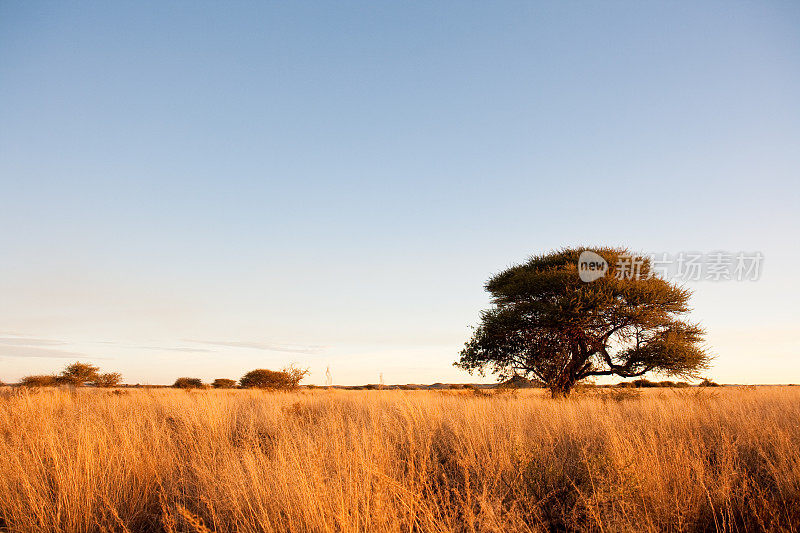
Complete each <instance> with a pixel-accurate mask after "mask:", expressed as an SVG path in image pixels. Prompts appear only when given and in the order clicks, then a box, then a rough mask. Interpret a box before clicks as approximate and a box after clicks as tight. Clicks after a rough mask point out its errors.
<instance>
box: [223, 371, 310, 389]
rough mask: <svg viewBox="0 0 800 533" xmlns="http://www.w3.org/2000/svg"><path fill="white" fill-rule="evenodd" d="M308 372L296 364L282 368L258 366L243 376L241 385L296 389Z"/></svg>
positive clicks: (246, 386)
mask: <svg viewBox="0 0 800 533" xmlns="http://www.w3.org/2000/svg"><path fill="white" fill-rule="evenodd" d="M306 374H308V370H306V369H301V368H297V367H294V366H288V367H286V368H283V369H281V370H268V369H266V368H257V369H255V370H251V371H250V372H248V373H247V374H245V375H244V376H242V379H240V380H239V385H241V386H242V387H244V388H256V389H294V388H296V387H297V385H299V384H300V380H302V379H303V378H304V377H305V376H306Z"/></svg>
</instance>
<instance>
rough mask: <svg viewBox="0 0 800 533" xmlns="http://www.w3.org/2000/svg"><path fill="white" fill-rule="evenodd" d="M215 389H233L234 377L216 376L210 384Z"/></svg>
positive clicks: (234, 385)
mask: <svg viewBox="0 0 800 533" xmlns="http://www.w3.org/2000/svg"><path fill="white" fill-rule="evenodd" d="M211 386H212V387H214V388H215V389H233V388H235V387H236V380H235V379H225V378H217V379H215V380H214V382H213V383H212V384H211Z"/></svg>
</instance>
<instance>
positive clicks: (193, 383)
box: [172, 378, 203, 389]
mask: <svg viewBox="0 0 800 533" xmlns="http://www.w3.org/2000/svg"><path fill="white" fill-rule="evenodd" d="M172 386H173V387H175V388H176V389H202V388H203V380H202V379H200V378H178V379H176V380H175V383H173V384H172Z"/></svg>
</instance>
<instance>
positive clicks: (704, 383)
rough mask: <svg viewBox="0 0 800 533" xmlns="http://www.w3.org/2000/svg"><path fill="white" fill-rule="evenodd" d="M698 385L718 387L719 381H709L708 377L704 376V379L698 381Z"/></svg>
mask: <svg viewBox="0 0 800 533" xmlns="http://www.w3.org/2000/svg"><path fill="white" fill-rule="evenodd" d="M700 386H701V387H719V386H720V384H719V383H715V382H713V381H711V380H710V379H708V378H705V379H703V381H701V382H700Z"/></svg>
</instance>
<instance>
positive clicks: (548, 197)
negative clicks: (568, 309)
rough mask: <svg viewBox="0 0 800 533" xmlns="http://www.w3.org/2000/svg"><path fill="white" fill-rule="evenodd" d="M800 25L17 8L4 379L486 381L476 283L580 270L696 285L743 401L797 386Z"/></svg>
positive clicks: (799, 18) (663, 16)
mask: <svg viewBox="0 0 800 533" xmlns="http://www.w3.org/2000/svg"><path fill="white" fill-rule="evenodd" d="M798 28H800V6H798V5H797V4H794V3H791V2H785V3H781V2H770V3H766V2H758V3H756V2H741V3H740V2H683V3H678V2H663V3H658V2H652V3H650V2H649V3H647V4H646V5H644V4H643V3H640V2H613V3H600V2H597V3H588V2H587V3H578V2H569V3H567V2H553V3H527V2H519V3H515V2H500V3H497V2H491V3H489V2H487V3H464V2H453V3H444V2H442V3H431V4H429V5H421V4H411V3H391V4H390V3H379V2H363V3H356V2H344V3H338V2H337V3H311V2H283V3H277V2H275V3H268V2H258V3H255V2H254V3H224V4H222V3H202V2H175V3H169V4H167V3H164V2H153V3H146V2H136V3H134V2H131V3H121V2H114V3H106V2H92V3H72V2H52V3H37V2H3V3H2V4H0V379H2V380H5V381H14V380H16V379H18V378H19V377H20V376H22V375H25V374H29V373H40V372H49V371H53V370H57V369H59V368H60V367H62V366H63V365H64V364H65V363H67V362H69V361H71V360H74V359H78V358H79V359H81V360H89V361H94V362H96V363H98V364H100V365H101V366H102V367H103V368H107V369H109V370H119V371H121V372H122V373H123V374H124V375H125V377H126V381H128V382H132V383H136V382H141V383H169V382H171V381H172V380H174V378H175V377H177V376H179V375H193V376H199V377H203V378H204V379H213V378H216V377H234V378H235V377H238V376H240V375H241V374H242V373H244V371H246V370H249V369H251V368H255V367H268V368H275V367H280V366H282V365H284V364H286V363H290V362H297V363H299V364H301V365H303V366H309V367H310V369H311V371H312V374H311V376H310V378H309V380H308V381H309V382H311V383H322V382H324V379H325V368H326V367H327V366H330V368H331V373H332V375H333V379H334V382H336V383H342V384H350V383H367V382H373V383H374V382H377V381H378V379H379V375H380V374H381V373H382V374H383V376H384V380H385V381H386V382H387V383H407V382H435V381H469V380H474V379H475V378H470V377H469V376H468V375H467V374H465V373H464V372H461V371H459V370H457V369H455V368H453V367H452V366H451V364H452V362H453V361H454V360H455V359H456V358H457V352H458V350H459V349H460V347H461V346H462V345H463V343H464V341H465V340H467V338H468V337H469V334H470V329H469V326H470V325H472V324H475V323H476V322H477V319H478V313H479V311H480V309H481V308H483V307H485V306H486V304H487V300H488V298H487V296H486V294H485V293H484V292H483V289H482V285H483V282H484V281H485V280H486V278H487V277H488V276H489V275H491V274H492V273H494V272H497V271H498V270H500V269H502V268H503V267H505V266H507V265H510V264H512V263H515V262H519V261H522V260H524V259H525V258H526V257H527V256H528V255H530V254H532V253H539V252H544V251H547V250H550V249H553V248H559V247H562V246H570V245H576V246H577V245H592V244H608V245H623V246H628V247H631V248H633V249H635V250H640V251H645V252H670V253H677V252H680V251H693V250H699V251H704V252H711V251H715V250H729V251H734V252H735V251H760V252H762V253H763V254H764V264H763V273H762V276H761V279H759V280H758V281H755V282H720V283H714V282H697V283H693V284H691V287H692V288H693V289H694V290H695V297H694V300H693V303H694V307H695V311H694V313H693V317H694V318H695V319H697V320H700V321H701V322H702V323H703V324H704V325H705V326H706V327H707V329H708V332H709V334H708V340H709V344H710V346H711V348H712V351H713V352H714V353H715V354H716V355H717V359H716V361H715V365H714V368H713V369H712V371H711V372H710V375H712V376H713V377H715V378H717V379H719V380H721V381H726V382H753V383H768V382H792V381H796V382H800V361H799V360H798V341H797V338H796V337H797V335H796V329H797V323H798V319H799V318H800V312H798V310H797V306H796V301H797V298H798V296H800V290H798V286H797V279H798V274H797V270H798V265H800V251H798V245H797V237H796V235H797V233H798V230H800V215H798V212H797V204H798V200H800V195H799V194H798V193H799V192H800V180H798V178H800V98H798V95H800V31H799V30H798Z"/></svg>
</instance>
